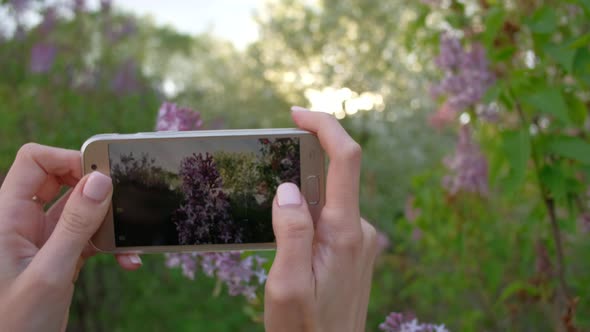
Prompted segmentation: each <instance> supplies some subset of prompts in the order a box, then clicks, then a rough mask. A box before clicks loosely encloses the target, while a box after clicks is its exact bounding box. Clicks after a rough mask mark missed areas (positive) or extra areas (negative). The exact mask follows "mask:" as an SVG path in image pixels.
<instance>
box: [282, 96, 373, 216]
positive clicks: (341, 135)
mask: <svg viewBox="0 0 590 332" xmlns="http://www.w3.org/2000/svg"><path fill="white" fill-rule="evenodd" d="M292 110H293V112H292V116H293V120H294V121H295V123H296V124H297V125H298V126H299V127H300V128H301V129H305V130H308V131H311V132H313V133H315V134H317V136H318V139H319V140H320V144H321V145H322V147H323V148H324V150H326V153H327V154H328V157H329V158H330V166H329V167H328V179H327V181H326V183H327V184H326V207H328V208H335V209H342V210H344V211H348V212H349V213H353V212H354V213H355V215H359V182H360V170H361V147H360V145H359V144H358V143H357V142H355V141H354V140H353V139H352V138H351V137H350V136H349V135H348V133H347V132H346V130H344V128H342V126H341V125H340V123H339V122H338V120H336V118H334V117H333V116H331V115H329V114H326V113H320V112H311V111H305V110H304V109H301V108H299V107H293V108H292ZM357 219H359V220H360V215H359V218H357Z"/></svg>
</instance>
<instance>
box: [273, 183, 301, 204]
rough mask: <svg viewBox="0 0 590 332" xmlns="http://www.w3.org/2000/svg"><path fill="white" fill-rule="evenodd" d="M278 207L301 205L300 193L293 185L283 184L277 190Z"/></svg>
mask: <svg viewBox="0 0 590 332" xmlns="http://www.w3.org/2000/svg"><path fill="white" fill-rule="evenodd" d="M277 201H278V203H279V206H289V205H301V193H300V192H299V188H297V186H296V185H295V184H293V183H283V184H281V185H280V186H279V188H278V189H277Z"/></svg>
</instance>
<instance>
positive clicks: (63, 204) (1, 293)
mask: <svg viewBox="0 0 590 332" xmlns="http://www.w3.org/2000/svg"><path fill="white" fill-rule="evenodd" d="M63 186H68V187H73V189H72V190H70V192H68V193H67V194H66V195H64V196H63V197H61V198H60V199H59V200H57V202H55V204H53V206H51V207H50V208H49V209H48V210H47V211H45V209H44V207H45V202H50V201H53V200H54V199H55V198H57V196H58V195H59V193H60V191H61V188H62V187H63ZM111 195H112V182H111V179H110V178H109V177H108V176H106V175H103V174H100V173H98V172H94V173H92V174H89V175H87V176H85V177H83V178H82V170H81V162H80V152H79V151H72V150H64V149H58V148H52V147H47V146H42V145H38V144H32V143H31V144H26V145H24V146H23V147H22V148H21V149H20V150H19V152H18V154H17V156H16V159H15V161H14V164H13V165H12V167H11V168H10V171H9V172H8V174H7V176H6V178H5V180H4V183H3V185H2V187H1V188H0V330H1V331H60V330H65V327H66V326H67V320H68V312H69V306H70V302H71V300H72V294H73V291H74V283H75V281H76V279H77V275H78V273H79V270H80V268H81V266H82V264H83V263H84V260H85V259H86V258H88V257H89V256H92V255H93V254H94V253H95V251H94V250H93V249H92V248H91V247H90V246H89V245H88V240H89V239H90V238H91V237H92V235H93V234H94V233H95V232H96V230H97V229H98V228H99V226H100V224H101V222H102V221H103V219H104V217H105V215H106V213H107V211H108V209H109V205H110V198H111ZM117 260H118V262H119V264H120V265H121V266H122V267H123V268H124V269H127V270H134V269H137V268H138V267H139V266H140V265H141V260H140V259H139V257H138V256H137V255H119V256H117Z"/></svg>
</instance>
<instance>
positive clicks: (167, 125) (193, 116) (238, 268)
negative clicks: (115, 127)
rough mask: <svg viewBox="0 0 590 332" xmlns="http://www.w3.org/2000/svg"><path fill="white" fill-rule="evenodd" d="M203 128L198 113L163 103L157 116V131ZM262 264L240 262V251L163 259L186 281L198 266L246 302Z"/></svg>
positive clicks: (256, 259) (262, 273) (254, 259)
mask: <svg viewBox="0 0 590 332" xmlns="http://www.w3.org/2000/svg"><path fill="white" fill-rule="evenodd" d="M202 125H203V122H202V121H201V117H200V114H199V113H198V112H195V111H193V110H191V109H189V108H181V107H178V106H176V105H175V104H173V103H168V102H165V103H163V104H162V106H161V107H160V110H159V112H158V119H157V122H156V129H157V130H197V129H200V128H201V127H202ZM265 261H266V260H265V258H263V257H260V256H258V255H252V256H249V257H246V258H242V253H241V252H239V251H235V252H215V253H201V252H198V253H197V252H194V253H179V254H167V255H166V265H167V266H168V267H171V268H173V267H181V269H182V273H183V274H184V275H185V276H186V277H187V278H190V279H193V278H194V277H195V273H196V272H197V270H198V268H199V266H200V268H201V269H202V271H203V272H204V273H205V274H206V275H208V276H210V277H217V278H218V279H219V280H221V281H222V282H223V283H225V285H227V287H228V291H229V294H230V295H233V296H235V295H243V296H245V297H246V298H248V299H253V298H255V297H256V290H257V289H258V287H259V286H260V285H263V284H264V282H265V281H266V278H267V272H266V270H265V269H264V267H263V264H264V262H265Z"/></svg>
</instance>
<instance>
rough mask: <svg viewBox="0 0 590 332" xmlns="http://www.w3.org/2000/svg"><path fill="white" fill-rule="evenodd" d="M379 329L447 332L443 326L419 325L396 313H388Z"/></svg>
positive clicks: (386, 331) (390, 331)
mask: <svg viewBox="0 0 590 332" xmlns="http://www.w3.org/2000/svg"><path fill="white" fill-rule="evenodd" d="M379 329H380V330H381V331H384V332H449V330H447V328H446V327H445V326H444V324H443V325H434V324H427V323H420V322H419V321H418V320H417V319H415V318H410V317H404V315H403V314H400V313H397V312H392V313H390V314H389V315H388V316H387V317H386V318H385V322H383V323H382V324H381V325H379Z"/></svg>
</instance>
